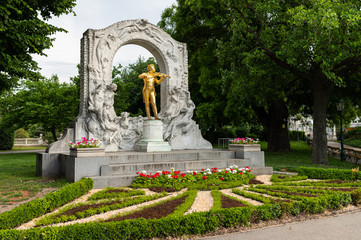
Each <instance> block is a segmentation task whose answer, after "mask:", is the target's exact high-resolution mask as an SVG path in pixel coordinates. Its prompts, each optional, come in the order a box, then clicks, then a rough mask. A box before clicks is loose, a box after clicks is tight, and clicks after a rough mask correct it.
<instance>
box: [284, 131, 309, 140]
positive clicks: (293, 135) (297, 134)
mask: <svg viewBox="0 0 361 240" xmlns="http://www.w3.org/2000/svg"><path fill="white" fill-rule="evenodd" d="M288 133H289V135H290V140H291V141H305V140H306V135H305V132H304V131H289V132H288Z"/></svg>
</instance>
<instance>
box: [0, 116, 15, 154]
mask: <svg viewBox="0 0 361 240" xmlns="http://www.w3.org/2000/svg"><path fill="white" fill-rule="evenodd" d="M13 146H14V130H13V128H12V126H9V125H8V124H7V123H5V121H1V120H0V150H10V149H12V148H13Z"/></svg>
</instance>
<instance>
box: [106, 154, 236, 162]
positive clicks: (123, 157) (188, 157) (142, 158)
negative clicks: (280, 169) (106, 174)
mask: <svg viewBox="0 0 361 240" xmlns="http://www.w3.org/2000/svg"><path fill="white" fill-rule="evenodd" d="M106 156H107V157H108V158H109V164H110V165H112V164H120V163H158V162H173V161H195V160H212V159H217V160H219V159H230V158H235V157H236V156H235V152H233V151H222V150H193V151H192V150H186V151H182V150H178V151H177V150H176V151H171V152H154V153H141V152H119V153H107V154H106Z"/></svg>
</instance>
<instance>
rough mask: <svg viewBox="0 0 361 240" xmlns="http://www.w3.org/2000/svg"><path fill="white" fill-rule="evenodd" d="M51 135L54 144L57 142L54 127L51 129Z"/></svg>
mask: <svg viewBox="0 0 361 240" xmlns="http://www.w3.org/2000/svg"><path fill="white" fill-rule="evenodd" d="M51 134H52V135H53V138H54V142H56V141H58V138H57V137H56V130H55V128H54V127H52V128H51Z"/></svg>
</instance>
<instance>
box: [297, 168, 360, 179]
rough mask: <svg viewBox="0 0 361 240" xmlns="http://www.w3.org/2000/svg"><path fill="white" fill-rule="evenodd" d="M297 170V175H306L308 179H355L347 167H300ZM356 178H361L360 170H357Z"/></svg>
mask: <svg viewBox="0 0 361 240" xmlns="http://www.w3.org/2000/svg"><path fill="white" fill-rule="evenodd" d="M297 172H298V175H300V176H307V177H308V178H310V179H340V180H355V176H354V175H353V173H352V170H349V169H334V168H328V169H325V168H311V167H300V168H298V170H297ZM357 178H358V179H361V172H357Z"/></svg>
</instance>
